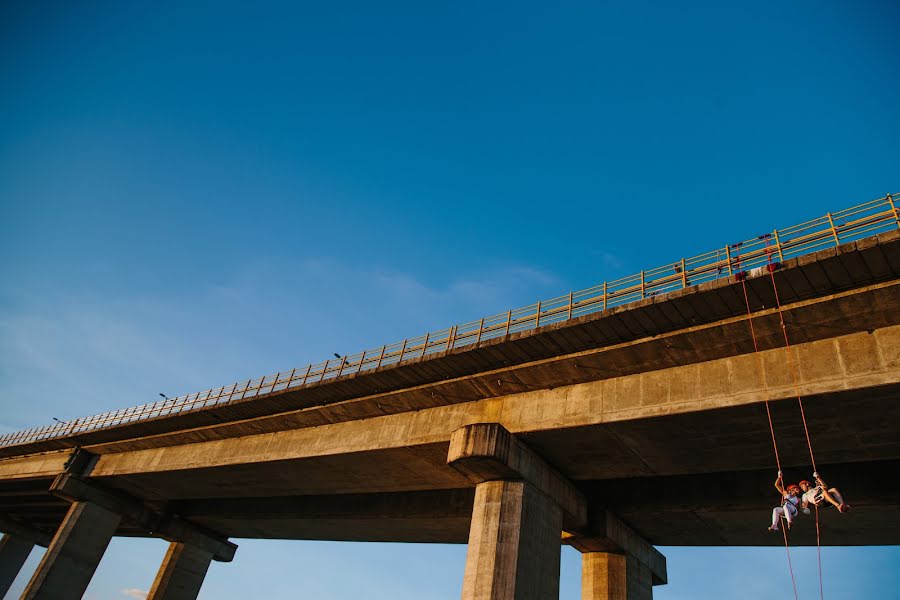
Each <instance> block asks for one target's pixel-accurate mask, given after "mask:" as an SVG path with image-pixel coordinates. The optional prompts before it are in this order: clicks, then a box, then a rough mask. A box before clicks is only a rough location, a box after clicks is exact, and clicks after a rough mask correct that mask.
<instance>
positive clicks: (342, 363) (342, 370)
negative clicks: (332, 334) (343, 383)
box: [335, 354, 347, 377]
mask: <svg viewBox="0 0 900 600" xmlns="http://www.w3.org/2000/svg"><path fill="white" fill-rule="evenodd" d="M345 364H347V355H346V354H345V355H344V356H342V357H341V366H340V367H338V374H337V375H336V376H335V377H340V376H341V373H343V372H344V365H345Z"/></svg>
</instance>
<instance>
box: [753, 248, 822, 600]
mask: <svg viewBox="0 0 900 600" xmlns="http://www.w3.org/2000/svg"><path fill="white" fill-rule="evenodd" d="M766 263H767V264H768V265H770V266H769V267H768V269H769V277H770V279H771V280H772V291H773V292H774V293H775V307H776V308H777V309H778V321H779V324H780V325H781V333H782V334H783V335H784V353H785V354H786V355H787V363H788V369H790V371H791V381H792V383H793V384H794V395H795V396H797V404H798V405H799V406H800V418H801V420H802V421H803V432H804V433H805V434H806V446H807V447H808V448H809V462H810V463H811V464H812V468H813V473H818V469H817V468H816V457H815V454H814V453H813V447H812V441H811V440H810V437H809V426H808V425H807V423H806V411H804V410H803V399H802V397H801V395H800V385H799V379H800V378H799V373H798V372H797V368H796V365H795V364H794V360H793V357H794V355H793V353H792V352H791V340H790V338H789V337H788V332H787V324H785V322H784V311H783V310H782V308H781V298H780V297H779V295H778V284H777V283H776V282H775V269H774V268H772V260H771V252H770V250H769V240H768V237H766ZM813 507H814V509H815V511H816V558H817V561H818V564H819V598H821V599H822V600H824V599H825V586H824V584H823V581H822V542H821V534H820V529H819V505H818V504H816V503H813Z"/></svg>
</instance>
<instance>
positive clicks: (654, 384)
mask: <svg viewBox="0 0 900 600" xmlns="http://www.w3.org/2000/svg"><path fill="white" fill-rule="evenodd" d="M741 325H745V324H744V323H741ZM898 346H900V326H891V327H885V328H882V329H876V330H874V331H873V332H872V333H871V334H869V333H854V334H850V335H846V336H839V337H836V338H832V339H825V340H817V341H813V342H808V343H798V344H794V345H792V347H791V349H792V352H793V353H794V354H795V357H794V359H795V360H794V364H799V365H802V368H801V369H800V372H799V377H798V380H797V381H796V384H795V381H794V379H793V378H792V376H791V373H790V370H789V369H785V362H786V356H785V351H784V350H783V349H774V350H768V351H765V352H762V353H761V356H755V355H753V354H745V355H739V356H733V357H729V358H722V359H718V360H711V361H708V362H703V363H698V364H691V365H687V366H681V367H673V368H667V369H660V370H653V371H648V372H645V373H640V374H634V375H627V376H622V377H612V378H608V379H603V380H600V381H594V382H589V383H581V384H575V385H569V386H562V387H558V388H554V389H552V390H532V391H523V392H517V393H513V394H509V395H507V396H502V397H497V398H489V399H485V400H478V401H471V402H467V403H463V404H459V405H454V406H441V407H435V408H430V409H425V410H420V411H417V412H406V413H401V414H395V415H388V416H383V417H373V418H369V419H362V420H351V421H346V422H340V423H335V424H331V425H329V424H323V425H320V426H318V427H305V428H300V429H286V430H283V431H279V432H275V433H263V434H248V435H242V436H240V437H235V438H230V439H223V440H215V441H197V442H195V443H186V444H183V445H176V446H170V447H162V448H152V449H145V450H135V451H127V452H118V453H111V454H103V455H101V456H100V458H99V460H98V463H97V465H96V466H95V467H94V469H93V471H92V473H91V476H92V477H116V476H126V475H132V474H134V475H147V474H151V473H165V472H172V471H182V470H190V469H201V468H206V469H209V468H217V467H228V466H240V465H246V464H250V463H252V464H253V465H254V468H255V469H256V470H259V469H260V468H263V467H264V466H265V465H266V464H267V463H268V464H277V463H280V462H281V461H287V460H297V461H299V460H303V459H309V458H322V457H333V456H339V455H353V454H356V456H353V457H352V460H353V461H354V462H357V463H358V462H359V460H360V455H361V454H363V453H372V452H378V451H386V450H403V451H404V452H406V453H409V452H407V451H408V449H410V448H421V447H423V446H427V445H429V444H446V443H447V441H448V440H449V438H450V436H451V435H452V432H453V431H455V430H456V429H458V428H460V427H463V426H465V425H469V424H472V423H483V422H502V423H503V425H504V427H506V428H507V429H509V430H510V431H511V432H513V433H515V434H520V433H539V432H544V431H548V430H558V429H567V428H577V427H590V426H600V425H609V424H613V423H621V422H625V421H632V420H639V419H648V418H654V417H660V416H672V415H677V414H682V413H694V412H702V411H709V410H713V409H718V408H725V407H733V406H741V405H747V404H756V403H761V402H763V401H764V400H765V399H766V398H767V397H768V399H769V400H771V401H777V400H781V399H788V398H795V397H796V395H797V391H798V390H799V392H800V394H801V395H803V396H804V397H806V396H812V395H817V394H828V393H846V392H847V391H848V390H855V389H869V388H873V387H875V386H886V385H896V384H897V383H900V363H898V362H897V361H896V360H895V359H893V358H892V357H894V356H895V354H896V348H897V347H898ZM673 351H674V350H673ZM760 359H761V360H760ZM760 365H762V368H760ZM767 386H768V387H767ZM767 389H768V394H767V393H766V390H767ZM244 425H245V429H244V431H246V432H249V431H255V429H254V427H253V423H252V422H251V423H245V424H244ZM823 460H831V461H833V462H837V461H838V460H843V454H841V455H840V456H837V457H835V459H831V458H827V457H823ZM766 461H768V457H766ZM766 465H767V462H766V463H763V462H760V464H758V465H757V464H748V465H743V467H742V468H745V469H751V468H762V467H763V466H766ZM576 466H577V465H576ZM279 468H280V465H279ZM732 468H733V467H732ZM665 469H666V465H665V464H664V463H663V464H661V465H654V466H653V470H654V471H655V472H656V473H658V474H670V473H676V472H679V471H680V472H682V473H683V472H684V471H683V470H680V469H670V471H669V472H667V471H666V470H665ZM409 472H413V473H415V472H416V471H413V470H410V471H409ZM584 476H585V475H581V477H584ZM432 479H433V478H432ZM445 479H447V478H445ZM216 481H218V480H216ZM353 481H355V480H353ZM302 482H303V486H298V487H302V489H298V490H297V491H296V492H293V490H290V491H287V493H330V492H331V491H332V490H330V489H329V490H327V491H319V490H318V489H316V490H315V491H312V492H311V490H310V483H311V482H310V481H309V480H308V479H302ZM279 483H280V484H285V483H286V482H283V481H281V482H279ZM448 483H449V484H451V485H448ZM400 485H401V484H398V485H397V487H398V488H399V487H400ZM417 487H419V489H422V486H421V485H418V486H417ZM436 487H454V486H453V485H452V482H449V481H441V482H440V485H439V486H436ZM406 488H407V489H410V486H408V485H407V486H406ZM215 489H218V486H215ZM335 491H340V492H341V493H353V492H365V491H372V490H371V489H363V488H362V487H361V486H357V487H356V488H350V487H348V486H345V487H344V489H341V490H335ZM211 493H212V492H211Z"/></svg>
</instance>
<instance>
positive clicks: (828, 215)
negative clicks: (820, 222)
mask: <svg viewBox="0 0 900 600" xmlns="http://www.w3.org/2000/svg"><path fill="white" fill-rule="evenodd" d="M826 216H827V217H828V224H829V225H831V235H833V236H834V243H835V244H836V245H838V246H840V244H841V240H840V238H838V232H837V229H835V227H834V219H832V218H831V213H828V214H827V215H826Z"/></svg>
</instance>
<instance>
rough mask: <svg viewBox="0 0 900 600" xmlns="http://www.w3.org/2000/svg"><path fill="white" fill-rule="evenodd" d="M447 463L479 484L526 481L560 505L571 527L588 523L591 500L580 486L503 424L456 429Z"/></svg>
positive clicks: (580, 526)
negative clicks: (573, 483)
mask: <svg viewBox="0 0 900 600" xmlns="http://www.w3.org/2000/svg"><path fill="white" fill-rule="evenodd" d="M447 464H448V465H450V466H451V467H453V468H454V469H456V470H457V471H459V472H460V473H462V474H463V475H465V476H466V477H467V478H468V479H469V480H470V481H471V482H472V483H475V484H479V483H483V482H485V481H500V480H519V479H521V480H525V481H527V482H529V483H530V484H531V485H533V486H534V487H535V488H536V489H537V490H539V491H540V492H541V493H543V494H545V495H547V496H548V497H549V498H550V499H551V500H553V501H554V502H556V503H557V504H558V505H559V507H560V508H561V509H562V511H563V515H564V522H565V523H566V527H567V528H570V529H580V528H583V527H585V526H586V525H587V501H586V500H585V498H584V495H583V494H582V493H581V492H580V491H579V490H578V488H576V487H575V486H574V485H572V484H571V483H570V482H569V481H568V480H567V479H566V478H565V477H563V476H562V475H561V474H560V473H559V472H558V471H556V470H555V469H554V468H553V467H551V466H550V465H548V464H547V462H546V461H544V459H542V458H541V457H540V456H538V455H537V454H536V453H535V452H533V451H532V450H531V449H530V448H528V447H527V446H526V445H525V444H523V443H522V442H520V441H519V440H517V439H516V438H515V437H514V436H513V435H512V434H511V433H510V432H509V431H507V430H506V429H505V428H504V427H503V426H502V425H500V424H499V423H477V424H474V425H467V426H465V427H461V428H460V429H457V430H456V431H455V432H453V435H452V436H451V437H450V450H449V451H448V453H447ZM476 495H477V492H476Z"/></svg>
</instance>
